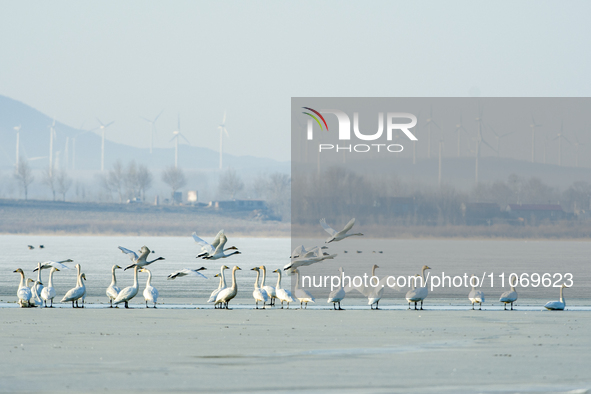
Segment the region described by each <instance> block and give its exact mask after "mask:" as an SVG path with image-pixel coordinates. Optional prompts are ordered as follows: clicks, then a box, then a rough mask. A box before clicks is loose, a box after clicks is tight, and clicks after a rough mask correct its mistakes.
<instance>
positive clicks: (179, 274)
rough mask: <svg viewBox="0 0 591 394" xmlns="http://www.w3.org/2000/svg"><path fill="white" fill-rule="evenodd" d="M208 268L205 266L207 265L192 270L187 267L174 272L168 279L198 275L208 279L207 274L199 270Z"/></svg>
mask: <svg viewBox="0 0 591 394" xmlns="http://www.w3.org/2000/svg"><path fill="white" fill-rule="evenodd" d="M206 269H207V268H205V267H201V268H197V269H196V270H190V269H188V268H185V269H182V270H179V271H176V272H173V273H172V274H170V275H168V279H176V278H182V277H183V276H197V277H200V278H204V279H207V276H205V275H203V274H202V273H201V272H199V271H203V270H206Z"/></svg>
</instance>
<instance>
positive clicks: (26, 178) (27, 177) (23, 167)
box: [14, 159, 35, 200]
mask: <svg viewBox="0 0 591 394" xmlns="http://www.w3.org/2000/svg"><path fill="white" fill-rule="evenodd" d="M14 177H15V178H16V179H17V180H18V181H19V182H20V183H21V186H22V188H23V192H24V194H25V200H27V199H28V194H29V185H30V184H31V183H33V181H34V180H35V177H34V176H33V170H32V169H31V167H30V166H29V163H28V162H27V161H26V160H24V159H20V160H19V163H18V172H17V173H16V174H15V175H14Z"/></svg>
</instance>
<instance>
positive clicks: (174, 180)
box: [162, 166, 187, 194]
mask: <svg viewBox="0 0 591 394" xmlns="http://www.w3.org/2000/svg"><path fill="white" fill-rule="evenodd" d="M162 181H163V182H164V183H166V184H167V185H168V186H170V188H171V189H172V193H173V194H174V192H176V191H177V190H179V189H180V188H181V187H184V186H185V185H186V184H187V179H186V178H185V174H184V173H183V170H181V169H180V168H175V167H174V166H170V167H168V168H167V169H165V170H164V172H162Z"/></svg>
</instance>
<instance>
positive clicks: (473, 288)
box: [470, 275, 476, 290]
mask: <svg viewBox="0 0 591 394" xmlns="http://www.w3.org/2000/svg"><path fill="white" fill-rule="evenodd" d="M472 278H474V275H472V276H471V277H470V280H472ZM472 283H474V282H472ZM472 290H476V288H475V287H474V284H472Z"/></svg>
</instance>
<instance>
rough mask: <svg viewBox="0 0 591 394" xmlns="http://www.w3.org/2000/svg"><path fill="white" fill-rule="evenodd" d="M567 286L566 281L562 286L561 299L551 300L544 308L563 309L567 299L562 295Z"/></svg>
mask: <svg viewBox="0 0 591 394" xmlns="http://www.w3.org/2000/svg"><path fill="white" fill-rule="evenodd" d="M565 287H566V284H565V283H563V284H562V286H560V301H549V302H547V303H546V305H544V308H546V309H548V310H551V311H563V310H564V307H565V306H566V301H565V300H564V297H563V296H562V289H564V288H565Z"/></svg>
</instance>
